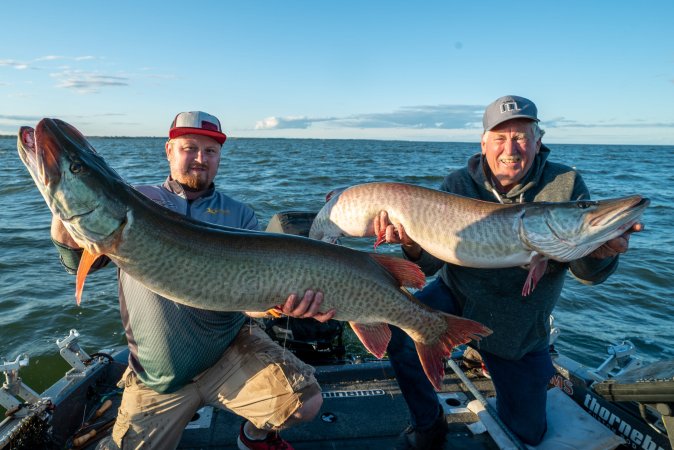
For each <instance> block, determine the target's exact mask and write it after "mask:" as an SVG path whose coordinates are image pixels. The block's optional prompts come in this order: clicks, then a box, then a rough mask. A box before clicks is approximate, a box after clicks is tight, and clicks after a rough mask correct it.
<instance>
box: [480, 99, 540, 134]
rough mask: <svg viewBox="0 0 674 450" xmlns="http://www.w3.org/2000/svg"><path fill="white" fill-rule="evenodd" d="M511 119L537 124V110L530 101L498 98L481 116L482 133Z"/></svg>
mask: <svg viewBox="0 0 674 450" xmlns="http://www.w3.org/2000/svg"><path fill="white" fill-rule="evenodd" d="M511 119H530V120H534V121H536V122H538V110H537V109H536V105H534V102H532V101H531V100H529V99H527V98H524V97H518V96H516V95H506V96H505V97H501V98H498V99H496V100H494V101H493V102H492V103H490V104H489V106H487V108H486V109H485V110H484V116H482V126H483V127H484V131H489V130H491V129H492V128H494V127H495V126H496V125H498V124H501V123H503V122H505V121H507V120H511Z"/></svg>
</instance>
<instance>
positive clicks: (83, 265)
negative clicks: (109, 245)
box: [75, 250, 101, 306]
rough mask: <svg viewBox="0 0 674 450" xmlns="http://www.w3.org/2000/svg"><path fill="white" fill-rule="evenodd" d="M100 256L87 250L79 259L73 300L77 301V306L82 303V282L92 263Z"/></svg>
mask: <svg viewBox="0 0 674 450" xmlns="http://www.w3.org/2000/svg"><path fill="white" fill-rule="evenodd" d="M99 256H101V255H94V254H92V253H89V252H88V251H87V250H84V251H83V252H82V258H81V259H80V265H79V266H77V281H76V285H75V286H76V287H75V298H76V299H77V306H80V302H81V301H82V289H83V288H84V280H85V279H86V278H87V274H88V273H89V269H91V266H92V265H93V264H94V262H95V261H96V260H97V259H98V257H99Z"/></svg>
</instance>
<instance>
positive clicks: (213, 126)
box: [201, 120, 220, 131]
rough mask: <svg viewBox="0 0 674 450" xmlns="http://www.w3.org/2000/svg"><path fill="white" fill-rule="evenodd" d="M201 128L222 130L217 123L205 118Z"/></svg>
mask: <svg viewBox="0 0 674 450" xmlns="http://www.w3.org/2000/svg"><path fill="white" fill-rule="evenodd" d="M201 128H202V129H204V130H211V131H220V128H219V127H218V126H217V125H216V124H214V123H211V122H207V121H205V120H202V121H201Z"/></svg>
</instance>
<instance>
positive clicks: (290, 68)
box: [0, 0, 674, 145]
mask: <svg viewBox="0 0 674 450" xmlns="http://www.w3.org/2000/svg"><path fill="white" fill-rule="evenodd" d="M0 11H2V14H1V15H2V17H3V20H2V23H3V25H2V31H3V32H2V36H3V37H2V45H0V134H15V133H16V131H17V130H18V127H19V126H21V125H34V124H35V123H36V122H37V121H38V120H39V119H40V118H42V117H58V118H61V119H63V120H65V121H67V122H70V123H71V124H73V125H75V126H76V127H77V128H79V129H80V130H81V131H82V132H83V133H84V134H85V135H90V136H94V135H96V136H100V135H105V136H165V135H166V134H167V131H168V126H169V124H170V122H171V120H172V119H173V116H174V115H175V114H176V113H177V112H179V111H187V110H196V109H200V110H204V111H207V112H210V113H212V114H215V115H217V116H218V117H219V118H220V119H221V121H222V123H223V127H224V129H225V131H226V132H227V134H228V135H230V136H237V137H300V138H304V137H306V138H365V139H403V140H431V141H462V142H477V141H478V140H479V137H480V134H481V115H482V110H483V109H484V106H485V105H487V104H488V103H490V102H491V101H492V100H494V99H496V98H497V97H500V96H501V95H506V94H515V95H521V96H525V97H528V98H530V99H532V100H533V101H534V102H536V104H537V105H538V109H539V116H540V117H541V119H542V125H543V128H544V129H545V130H546V132H547V134H546V137H545V141H546V142H549V143H550V142H552V143H587V144H595V143H596V144H666V145H674V26H672V24H673V23H674V1H672V0H654V1H644V2H634V1H629V2H628V1H610V2H609V1H587V0H584V1H575V0H573V1H565V2H529V1H511V2H504V1H493V2H492V1H485V2H483V1H461V2H457V1H451V0H446V1H437V2H435V1H433V2H430V1H429V2H425V1H415V2H412V1H409V2H401V1H392V0H387V1H366V0H358V1H348V0H340V1H308V0H306V1H295V0H286V1H271V0H270V1H266V2H262V1H254V0H249V1H224V0H223V1H208V0H202V1H199V2H184V1H182V2H172V1H163V2H160V1H124V0H119V1H115V2H99V1H92V0H88V1H65V2H51V1H42V2H38V1H30V0H23V1H21V2H18V1H12V2H3V4H2V5H1V6H0Z"/></svg>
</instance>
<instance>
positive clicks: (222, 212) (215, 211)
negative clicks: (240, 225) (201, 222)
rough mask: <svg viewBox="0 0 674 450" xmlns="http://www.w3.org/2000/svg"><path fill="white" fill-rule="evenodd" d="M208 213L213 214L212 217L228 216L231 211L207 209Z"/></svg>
mask: <svg viewBox="0 0 674 450" xmlns="http://www.w3.org/2000/svg"><path fill="white" fill-rule="evenodd" d="M206 213H208V214H212V215H216V214H224V215H228V214H229V210H228V209H216V208H206Z"/></svg>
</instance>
